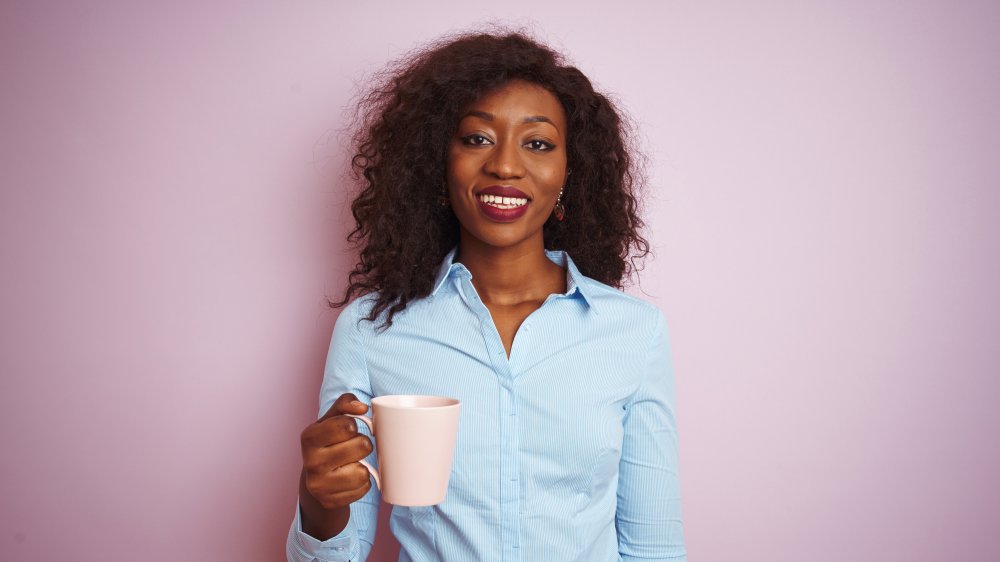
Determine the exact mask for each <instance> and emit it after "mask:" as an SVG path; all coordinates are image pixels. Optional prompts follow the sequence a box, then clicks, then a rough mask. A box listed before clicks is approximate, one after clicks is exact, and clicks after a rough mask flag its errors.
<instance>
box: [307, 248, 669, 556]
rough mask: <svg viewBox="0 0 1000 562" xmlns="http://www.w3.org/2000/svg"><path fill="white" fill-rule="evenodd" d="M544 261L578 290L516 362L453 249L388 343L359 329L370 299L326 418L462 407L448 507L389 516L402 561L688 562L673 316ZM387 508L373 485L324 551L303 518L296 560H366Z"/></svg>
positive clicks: (335, 346)
mask: <svg viewBox="0 0 1000 562" xmlns="http://www.w3.org/2000/svg"><path fill="white" fill-rule="evenodd" d="M546 254H547V255H548V257H549V259H551V260H552V261H553V262H555V263H557V264H559V265H560V266H563V267H565V268H566V272H567V273H566V274H567V290H566V293H565V294H553V295H550V296H549V297H548V299H546V300H545V302H544V303H543V304H542V306H541V307H540V308H539V309H538V310H536V311H534V312H533V313H531V315H530V316H528V318H527V319H526V320H525V321H524V323H523V324H521V327H520V328H519V329H518V331H517V334H516V336H515V338H514V344H513V347H512V349H511V354H510V357H509V358H508V357H507V354H506V352H505V351H504V347H503V343H502V342H501V339H500V334H499V333H498V332H497V329H496V327H495V326H494V324H493V320H492V318H491V317H490V313H489V311H488V310H487V308H486V306H485V305H483V303H482V301H481V300H480V298H479V295H478V294H477V293H476V290H475V288H474V287H473V285H472V275H471V273H470V272H469V270H468V269H466V268H465V266H463V265H462V264H461V263H454V262H453V258H454V255H455V252H454V251H452V252H451V253H450V254H448V256H447V257H446V258H445V260H444V262H443V263H442V264H441V268H440V269H439V271H438V274H437V277H436V278H435V283H434V289H433V292H432V293H431V294H430V295H429V296H428V297H427V298H424V299H420V300H417V301H413V302H410V303H409V305H408V306H407V308H406V309H405V310H404V311H403V312H401V313H399V314H397V315H396V316H395V318H394V319H393V324H392V327H391V328H389V329H388V330H387V331H385V332H381V333H380V332H377V331H376V330H375V327H376V326H375V325H374V324H372V323H371V322H368V321H366V320H361V319H362V318H363V317H364V316H365V315H366V314H367V312H368V310H369V309H370V308H369V307H370V305H371V301H370V299H368V298H364V297H363V298H360V299H357V300H355V301H354V302H352V303H351V304H350V305H348V306H347V307H346V308H345V309H344V311H343V312H342V313H341V315H340V318H338V319H337V323H336V326H335V327H334V331H333V339H332V342H331V345H330V352H329V355H328V357H327V363H326V372H325V377H324V379H323V385H322V389H321V391H320V409H319V411H320V415H322V414H323V413H325V412H326V411H327V410H328V409H329V408H330V406H331V405H332V404H333V402H334V400H336V398H337V397H338V396H340V395H341V394H342V393H344V392H353V393H354V394H355V395H357V396H358V398H359V399H360V400H362V401H363V402H366V403H369V402H370V401H371V399H372V397H375V396H380V395H385V394H433V395H442V396H451V397H454V398H457V399H459V400H461V402H462V410H461V419H460V421H459V429H458V441H457V443H456V446H455V461H454V465H453V468H452V472H451V477H450V481H449V483H448V495H447V498H446V499H445V501H444V502H443V503H441V504H439V505H436V506H430V507H399V506H394V507H393V509H392V517H391V520H390V527H391V529H392V532H393V534H394V535H395V537H396V538H397V539H398V540H399V543H400V546H401V549H400V555H399V559H400V561H401V562H408V561H415V562H441V561H447V562H453V561H456V562H464V561H483V562H493V561H496V562H501V561H502V562H534V561H539V560H544V561H559V562H563V561H573V562H577V561H579V562H611V561H616V560H621V561H626V562H627V561H633V560H643V561H654V560H656V561H662V560H671V561H675V562H676V561H683V560H686V553H685V548H684V536H683V528H682V525H681V509H680V482H679V480H678V459H677V431H676V424H675V415H674V381H673V365H672V359H671V354H670V347H669V343H668V337H667V328H666V325H665V323H664V319H663V315H662V314H661V313H660V311H659V310H658V309H657V308H656V307H654V306H653V305H651V304H648V303H645V302H643V301H641V300H639V299H636V298H634V297H631V296H629V295H626V294H624V293H622V292H621V291H619V290H617V289H614V288H612V287H609V286H607V285H604V284H602V283H599V282H597V281H595V280H593V279H590V278H588V277H585V276H583V275H582V274H581V273H580V271H579V270H578V269H577V268H576V266H575V265H574V264H573V261H572V260H571V259H570V258H569V257H568V256H567V255H566V254H565V252H552V251H547V252H546ZM358 425H359V431H362V432H364V433H366V434H368V431H367V427H366V426H365V425H364V424H358ZM368 460H369V462H372V463H375V461H376V458H375V454H374V453H373V454H372V456H371V457H369V459H368ZM379 502H380V494H379V493H378V491H377V490H376V489H375V488H374V487H373V488H372V490H371V492H369V493H368V494H367V495H366V496H365V497H364V498H362V499H361V500H359V501H357V502H355V503H353V504H351V517H350V522H349V523H348V525H347V527H346V528H345V529H344V530H343V531H342V532H341V533H340V534H339V535H337V536H335V537H332V538H330V539H329V540H327V541H323V542H321V541H318V540H316V539H314V538H312V537H310V536H309V535H307V534H305V533H303V532H302V530H301V523H300V521H299V513H298V509H296V510H295V511H296V513H295V517H294V520H293V522H292V526H291V529H290V530H289V535H288V559H289V560H293V561H315V560H321V561H333V562H346V561H349V560H350V561H355V562H357V561H361V560H365V559H366V558H367V556H368V553H369V552H370V550H371V548H372V542H373V541H374V538H375V524H376V521H377V516H378V508H379Z"/></svg>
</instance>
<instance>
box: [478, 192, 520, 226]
mask: <svg viewBox="0 0 1000 562" xmlns="http://www.w3.org/2000/svg"><path fill="white" fill-rule="evenodd" d="M488 196H492V197H488ZM484 198H485V199H488V200H489V201H484ZM517 199H520V200H523V203H522V202H521V201H514V200H517ZM476 201H477V202H478V203H479V210H480V211H482V212H483V214H484V215H486V216H487V217H488V218H489V219H491V220H494V221H497V222H513V221H515V220H517V219H519V218H521V217H522V216H523V215H524V213H526V212H528V205H530V204H531V198H530V197H528V194H527V193H525V192H523V191H521V190H520V189H517V188H515V187H513V186H510V185H491V186H489V187H485V188H483V189H481V190H479V191H477V192H476ZM505 201H506V202H505Z"/></svg>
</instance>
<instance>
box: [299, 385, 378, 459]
mask: <svg viewBox="0 0 1000 562" xmlns="http://www.w3.org/2000/svg"><path fill="white" fill-rule="evenodd" d="M367 411H368V406H367V405H365V404H364V403H362V402H360V401H359V400H358V399H357V397H355V396H354V395H353V394H351V393H350V392H347V393H344V394H341V395H340V396H339V397H338V398H337V400H336V401H334V403H333V405H332V406H330V409H329V410H327V411H326V413H325V414H323V417H321V418H320V419H318V420H316V422H314V423H312V424H310V425H309V427H306V428H305V429H304V430H303V431H302V435H301V438H302V439H301V441H302V449H303V451H305V449H306V448H310V447H328V446H330V445H334V444H337V443H341V442H343V441H347V440H348V439H351V438H352V437H354V436H355V435H357V433H358V424H357V422H355V421H354V419H353V418H350V417H347V416H345V415H343V414H354V415H363V414H364V413H365V412H367Z"/></svg>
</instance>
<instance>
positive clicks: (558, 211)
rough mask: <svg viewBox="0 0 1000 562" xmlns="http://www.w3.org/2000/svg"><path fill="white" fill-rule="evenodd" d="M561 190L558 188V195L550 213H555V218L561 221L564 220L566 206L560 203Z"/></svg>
mask: <svg viewBox="0 0 1000 562" xmlns="http://www.w3.org/2000/svg"><path fill="white" fill-rule="evenodd" d="M562 195H563V190H562V189H561V188H560V189H559V197H556V206H555V208H554V209H552V214H553V215H555V217H556V220H557V221H559V222H562V221H564V220H566V207H564V206H563V204H562Z"/></svg>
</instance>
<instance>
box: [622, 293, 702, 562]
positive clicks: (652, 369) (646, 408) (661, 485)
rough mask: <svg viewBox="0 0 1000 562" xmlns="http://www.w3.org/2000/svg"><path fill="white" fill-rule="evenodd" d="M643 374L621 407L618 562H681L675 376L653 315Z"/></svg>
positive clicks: (660, 323)
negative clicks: (619, 560)
mask: <svg viewBox="0 0 1000 562" xmlns="http://www.w3.org/2000/svg"><path fill="white" fill-rule="evenodd" d="M656 316H657V320H656V328H655V329H654V335H653V338H652V340H651V342H650V346H651V347H650V350H649V360H648V363H647V366H646V372H645V373H643V378H642V380H641V382H640V383H639V387H638V389H637V390H636V392H635V394H634V395H633V396H632V398H631V399H630V400H629V402H628V404H626V406H625V409H626V411H625V420H624V426H625V435H624V441H623V443H622V456H621V462H620V466H619V476H618V509H617V512H616V514H615V524H616V527H617V529H618V550H619V553H620V554H621V557H622V560H623V561H625V562H632V561H646V562H651V561H664V562H666V561H671V562H684V561H686V560H687V553H686V550H685V547H684V530H683V526H682V524H681V502H680V478H679V472H678V455H677V425H676V419H675V412H674V396H675V392H674V373H673V360H672V357H671V352H670V343H669V338H668V334H667V327H666V322H665V321H664V319H663V315H662V314H661V313H659V312H657V315H656Z"/></svg>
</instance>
